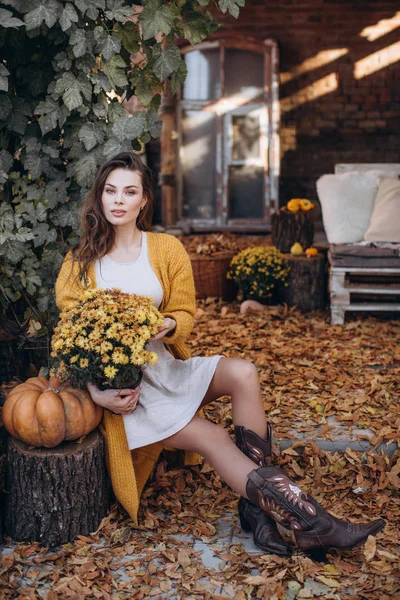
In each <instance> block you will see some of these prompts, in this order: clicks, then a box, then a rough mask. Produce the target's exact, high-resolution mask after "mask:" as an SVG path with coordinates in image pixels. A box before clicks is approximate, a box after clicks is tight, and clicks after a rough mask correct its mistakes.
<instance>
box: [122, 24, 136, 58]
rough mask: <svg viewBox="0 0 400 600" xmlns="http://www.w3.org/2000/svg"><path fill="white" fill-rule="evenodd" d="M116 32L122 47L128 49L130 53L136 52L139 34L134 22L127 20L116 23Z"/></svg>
mask: <svg viewBox="0 0 400 600" xmlns="http://www.w3.org/2000/svg"><path fill="white" fill-rule="evenodd" d="M117 32H118V35H119V37H120V38H121V42H122V45H123V47H124V48H125V49H126V50H128V52H129V53H130V54H136V52H139V49H140V43H139V42H140V35H139V31H138V27H137V25H136V23H134V22H133V21H127V22H126V23H124V24H123V25H121V24H120V23H118V25H117Z"/></svg>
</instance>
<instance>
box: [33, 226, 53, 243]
mask: <svg viewBox="0 0 400 600" xmlns="http://www.w3.org/2000/svg"><path fill="white" fill-rule="evenodd" d="M32 233H33V245H34V246H35V248H37V247H38V246H45V245H47V244H50V243H51V242H55V241H56V239H57V232H56V230H55V229H50V227H49V225H48V223H39V224H38V225H35V227H34V228H33V229H32Z"/></svg>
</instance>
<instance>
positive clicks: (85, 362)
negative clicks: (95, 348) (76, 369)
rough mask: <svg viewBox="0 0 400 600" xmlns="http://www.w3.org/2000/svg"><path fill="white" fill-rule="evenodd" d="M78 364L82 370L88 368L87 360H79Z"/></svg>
mask: <svg viewBox="0 0 400 600" xmlns="http://www.w3.org/2000/svg"><path fill="white" fill-rule="evenodd" d="M79 364H80V366H81V367H82V369H87V368H88V366H89V361H88V359H87V358H81V360H80V361H79Z"/></svg>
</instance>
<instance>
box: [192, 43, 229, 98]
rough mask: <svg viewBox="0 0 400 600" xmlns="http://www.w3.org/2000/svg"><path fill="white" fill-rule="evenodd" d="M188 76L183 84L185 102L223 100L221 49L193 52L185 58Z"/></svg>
mask: <svg viewBox="0 0 400 600" xmlns="http://www.w3.org/2000/svg"><path fill="white" fill-rule="evenodd" d="M184 58H185V63H186V66H187V68H188V74H187V77H186V79H185V82H184V84H183V99H184V100H215V99H217V98H221V80H220V65H219V48H215V49H212V50H201V51H200V50H192V51H191V52H187V53H186V54H185V56H184Z"/></svg>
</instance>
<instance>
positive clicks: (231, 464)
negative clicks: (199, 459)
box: [163, 416, 256, 497]
mask: <svg viewBox="0 0 400 600" xmlns="http://www.w3.org/2000/svg"><path fill="white" fill-rule="evenodd" d="M163 442H164V443H165V445H166V446H168V447H169V448H177V449H179V450H193V451H194V452H197V453H198V454H200V455H201V456H204V458H205V459H206V460H207V462H208V463H210V465H211V466H212V467H213V468H214V469H215V471H216V472H217V473H218V474H219V475H220V476H221V477H222V479H223V480H224V481H225V482H226V483H227V484H228V485H229V486H230V487H231V488H232V489H233V490H234V491H235V492H238V493H239V494H240V495H241V496H246V497H247V495H246V483H247V476H248V474H249V473H250V472H251V471H253V469H255V468H256V465H255V464H254V463H253V462H252V461H251V460H250V458H248V457H247V456H246V455H245V454H243V453H242V452H241V451H240V450H239V449H238V448H237V447H236V446H235V444H234V443H233V442H232V440H231V438H230V436H229V434H228V432H227V431H226V430H225V429H223V428H222V427H220V426H219V425H215V424H214V423H211V422H210V421H206V420H205V419H202V418H201V417H197V416H195V417H193V419H192V420H191V421H190V423H188V424H187V425H186V427H184V428H183V429H181V430H180V431H178V433H175V434H174V435H171V436H170V437H169V438H167V439H166V440H163Z"/></svg>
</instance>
